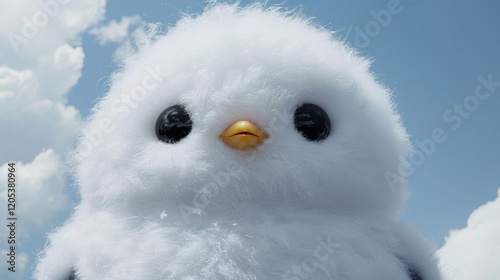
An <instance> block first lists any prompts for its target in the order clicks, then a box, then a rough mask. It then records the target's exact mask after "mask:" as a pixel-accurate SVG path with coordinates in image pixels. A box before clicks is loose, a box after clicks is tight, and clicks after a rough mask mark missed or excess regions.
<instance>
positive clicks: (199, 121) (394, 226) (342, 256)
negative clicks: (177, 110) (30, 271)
mask: <svg viewBox="0 0 500 280" xmlns="http://www.w3.org/2000/svg"><path fill="white" fill-rule="evenodd" d="M368 67H369V62H368V61H366V60H365V59H362V58H360V57H358V56H357V55H356V54H355V53H354V52H353V50H351V49H350V48H348V47H346V46H345V45H343V44H342V43H341V42H339V41H337V40H336V39H334V38H332V36H331V32H330V31H328V30H325V29H322V28H319V27H317V26H315V25H314V24H312V23H311V22H309V21H308V20H307V19H304V18H302V17H300V16H298V15H296V14H290V13H285V12H282V11H280V10H279V9H277V8H263V7H262V6H261V5H259V4H255V5H251V6H248V7H246V8H240V7H238V6H236V5H226V4H216V5H212V6H211V7H209V8H207V10H206V11H205V12H204V13H203V14H202V15H200V16H197V17H194V18H192V17H186V18H184V19H182V20H181V21H180V22H179V23H178V24H177V25H176V26H175V27H174V28H172V29H171V30H169V31H168V33H167V34H166V35H165V36H161V37H159V38H156V41H155V42H154V43H153V44H151V46H149V47H147V48H146V49H144V50H142V51H140V52H139V53H138V54H137V55H135V56H133V57H131V58H129V59H128V60H127V62H126V65H125V67H124V69H123V70H122V71H121V72H119V73H116V74H115V75H114V78H113V81H112V86H111V88H110V90H109V92H108V94H107V95H106V96H105V97H104V98H103V99H102V100H101V101H100V102H99V103H98V105H97V106H96V108H95V109H94V111H93V114H92V116H91V117H90V120H89V122H88V124H87V125H86V127H85V129H84V134H83V136H82V138H81V139H80V142H79V143H80V144H79V146H78V150H77V154H76V156H75V159H76V161H77V168H76V174H75V175H76V179H77V182H78V184H79V187H80V193H81V196H82V202H81V204H80V205H79V206H78V207H77V209H76V211H75V214H74V215H73V217H72V218H71V219H70V220H69V221H68V222H67V223H66V224H65V225H64V226H62V227H61V228H60V229H58V230H57V231H56V232H55V233H53V234H51V235H50V246H49V247H48V248H47V249H46V250H45V252H44V254H43V255H42V256H41V258H40V260H39V265H38V267H37V270H36V272H35V277H36V278H37V279H39V280H46V279H47V280H48V279H50V280H58V279H65V277H68V276H69V274H70V273H71V271H72V270H73V269H74V270H75V271H76V274H77V276H78V278H79V279H81V280H88V279H197V280H199V279H344V280H366V279H380V280H388V279H389V280H390V279H394V280H404V279H410V277H409V275H408V269H410V268H411V269H414V270H416V271H418V273H419V274H420V275H421V276H422V278H423V279H424V280H437V279H440V276H439V273H438V271H437V268H436V263H435V260H434V257H433V254H432V251H431V250H430V247H429V246H428V245H427V244H425V242H424V241H423V239H422V238H421V237H420V236H419V234H417V233H415V232H414V231H413V230H412V229H411V226H409V225H406V224H402V223H400V222H398V221H397V217H398V215H399V214H400V213H401V211H402V209H403V207H404V203H405V199H406V191H405V186H404V183H403V182H401V184H400V185H398V186H389V185H388V183H387V181H386V179H385V177H384V174H385V173H386V172H393V173H395V174H398V166H399V164H400V160H401V158H404V157H405V156H407V155H408V153H409V152H411V145H410V144H409V141H408V136H407V134H406V132H405V130H404V128H403V127H402V125H401V123H400V119H399V115H398V114H397V113H396V112H395V111H394V108H393V106H392V103H391V99H390V93H389V91H388V90H387V89H386V88H384V87H382V86H381V85H380V84H379V83H377V81H376V80H375V79H374V77H373V75H372V74H371V73H370V72H369V69H368ZM302 103H315V104H318V105H320V106H321V107H322V108H323V109H324V110H325V111H327V112H328V114H329V116H330V118H331V120H332V124H333V130H332V132H331V135H330V136H329V137H328V138H327V139H325V140H324V141H322V142H309V141H307V140H306V139H304V138H303V137H302V136H301V135H300V134H299V133H298V132H297V131H296V130H295V129H294V122H293V113H294V110H295V108H296V107H297V106H298V105H300V104H302ZM175 104H183V105H184V106H185V107H186V109H187V110H188V111H189V112H190V114H191V118H192V120H193V129H192V131H191V133H190V134H189V135H188V136H187V137H186V138H185V139H183V140H182V141H180V142H179V143H176V144H166V143H163V142H160V141H158V139H157V138H156V136H155V131H154V125H155V122H156V119H157V118H158V115H159V114H160V113H161V112H162V111H163V110H164V109H165V108H167V107H169V106H172V105H175ZM241 119H245V120H249V121H252V122H254V123H256V124H258V125H259V126H260V127H261V128H262V129H263V130H264V131H266V132H267V133H268V134H269V135H270V137H269V139H267V140H266V141H265V142H264V144H263V145H262V146H260V147H259V148H257V149H255V150H251V151H249V152H236V151H235V150H233V149H231V148H229V147H227V146H225V145H224V143H223V142H222V141H220V139H219V138H218V135H219V134H221V133H222V132H223V131H224V130H225V128H226V127H228V126H229V125H230V124H232V123H234V122H235V121H238V120H241ZM162 213H163V215H162ZM325 242H326V243H325ZM325 244H327V245H325ZM318 248H319V249H318ZM297 267H298V268H299V269H300V271H299V272H297Z"/></svg>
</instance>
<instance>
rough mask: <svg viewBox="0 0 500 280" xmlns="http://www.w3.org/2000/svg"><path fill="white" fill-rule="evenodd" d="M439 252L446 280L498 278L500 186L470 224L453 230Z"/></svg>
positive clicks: (499, 265)
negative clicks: (496, 194)
mask: <svg viewBox="0 0 500 280" xmlns="http://www.w3.org/2000/svg"><path fill="white" fill-rule="evenodd" d="M437 255H438V257H439V259H440V265H441V269H442V271H443V273H444V274H445V276H446V278H445V279H446V280H472V279H481V280H497V279H498V276H499V275H500V261H499V260H500V189H499V190H498V197H497V199H496V200H495V201H490V202H488V203H486V204H484V205H482V206H480V207H479V208H478V209H476V210H474V211H473V212H472V214H471V215H470V216H469V219H468V220H467V227H465V228H463V229H459V230H451V231H450V233H449V236H448V237H447V238H446V244H445V245H444V246H443V247H441V249H439V251H438V252H437Z"/></svg>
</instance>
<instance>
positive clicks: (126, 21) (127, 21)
mask: <svg viewBox="0 0 500 280" xmlns="http://www.w3.org/2000/svg"><path fill="white" fill-rule="evenodd" d="M140 19H141V18H140V17H139V16H133V17H127V16H124V17H122V18H121V20H120V22H117V21H116V20H112V21H110V22H109V23H108V24H107V25H101V26H98V27H94V28H93V29H91V30H89V33H90V34H92V35H95V36H96V39H97V40H98V42H99V44H101V45H104V44H106V43H108V42H114V43H122V42H123V41H124V40H125V38H127V36H129V28H130V27H132V26H134V25H137V24H138V23H139V21H140Z"/></svg>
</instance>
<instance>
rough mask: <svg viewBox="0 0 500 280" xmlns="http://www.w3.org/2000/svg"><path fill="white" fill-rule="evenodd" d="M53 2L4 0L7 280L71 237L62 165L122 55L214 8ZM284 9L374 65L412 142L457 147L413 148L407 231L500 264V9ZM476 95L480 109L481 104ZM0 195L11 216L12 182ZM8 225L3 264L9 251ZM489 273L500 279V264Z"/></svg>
mask: <svg viewBox="0 0 500 280" xmlns="http://www.w3.org/2000/svg"><path fill="white" fill-rule="evenodd" d="M49 2H51V3H56V4H55V6H52V8H51V9H52V10H50V9H49V10H44V9H43V7H44V6H43V5H40V4H39V3H38V2H37V1H28V0H23V1H18V2H13V1H7V0H0V6H1V7H2V11H0V25H1V26H0V36H1V37H0V117H1V118H0V131H1V132H0V135H1V136H0V139H1V141H2V142H1V146H0V166H1V169H2V170H0V172H1V173H0V178H1V179H2V182H6V179H5V178H6V165H5V164H6V163H7V162H9V161H16V162H18V168H19V173H18V174H17V175H18V177H19V179H18V186H19V189H18V197H19V198H18V205H19V206H18V207H19V209H18V217H19V218H20V219H21V220H20V221H19V227H18V233H17V237H18V246H17V252H16V253H17V255H18V269H19V271H18V272H16V273H15V274H13V273H10V272H7V270H6V267H5V261H2V262H1V263H2V266H1V267H0V268H1V271H0V278H2V279H30V275H31V273H32V271H33V269H34V265H35V261H36V254H37V253H38V252H39V251H40V250H42V249H43V246H44V244H45V240H46V233H47V232H50V231H52V230H53V229H55V228H56V227H58V226H60V225H62V223H63V222H64V221H65V220H66V219H67V218H68V217H69V215H70V213H71V211H72V209H73V208H74V206H75V205H76V204H77V203H78V201H79V197H78V194H77V193H76V188H75V186H74V183H73V182H72V181H71V179H70V178H67V177H66V173H67V172H66V171H67V168H66V165H65V164H64V161H65V157H66V154H67V153H68V152H69V151H71V149H72V148H73V146H74V141H75V138H76V136H77V135H78V133H79V130H80V128H81V125H82V124H83V122H84V119H85V118H86V117H87V115H88V113H89V110H90V109H91V108H92V106H93V105H94V104H95V103H96V100H97V99H98V98H100V97H102V96H103V95H104V94H105V92H106V90H107V87H108V86H109V84H108V82H109V77H110V74H111V73H112V72H113V71H114V70H116V69H118V68H119V64H120V57H121V56H123V55H126V54H127V52H128V51H129V49H133V48H134V47H136V46H137V45H140V42H141V40H143V39H144V38H145V31H144V28H145V26H147V23H159V24H160V28H161V30H162V31H164V32H166V31H168V29H169V28H170V27H173V26H174V25H175V22H176V21H177V20H179V19H180V18H181V17H182V16H183V15H184V14H197V13H201V12H202V11H203V8H204V7H205V6H206V2H203V1H169V0H164V1H154V0H146V1H117V0H111V1H107V2H106V1H105V0H89V1H62V0H61V1H59V2H60V3H59V2H55V1H41V2H40V3H49ZM83 2H85V3H83ZM241 3H242V5H244V4H247V3H250V1H241ZM276 4H282V6H283V7H285V8H286V9H290V10H291V9H297V10H300V11H301V12H302V13H303V14H305V15H306V16H310V17H313V18H314V22H316V23H318V24H319V25H321V26H324V27H326V28H328V29H330V30H332V31H335V33H334V35H333V36H334V37H337V38H339V39H340V40H343V41H345V42H346V43H347V44H349V45H351V46H352V47H353V48H356V49H357V50H358V51H359V52H360V53H361V54H362V55H364V56H366V57H369V58H370V59H372V60H373V64H372V70H373V72H374V73H375V74H376V76H377V78H378V79H379V81H380V82H381V83H383V84H384V85H386V86H387V87H388V88H390V89H391V90H392V91H393V94H394V101H395V103H396V104H397V109H398V111H399V113H400V114H401V116H402V118H403V122H404V125H405V126H406V128H407V130H408V132H409V134H411V139H412V141H413V142H414V143H417V142H421V143H429V141H430V140H429V139H431V138H432V135H433V131H435V130H436V129H438V130H440V131H443V132H444V134H445V135H446V141H444V142H443V143H434V148H433V149H431V151H424V150H423V149H422V148H420V147H418V146H416V151H417V154H418V153H420V155H423V157H420V158H417V156H415V157H414V158H413V163H414V165H413V167H414V171H413V172H412V173H411V174H410V176H409V177H408V182H409V184H408V190H409V192H410V197H409V200H408V203H407V210H406V212H405V213H404V214H403V216H402V220H406V221H410V222H411V223H413V224H414V225H415V227H417V228H418V229H419V230H420V231H421V232H422V234H423V235H424V236H425V237H426V238H428V239H430V240H432V241H433V242H434V243H435V245H436V248H439V247H442V246H443V245H444V244H445V237H446V236H448V234H449V231H450V230H452V229H463V230H461V231H460V232H461V233H460V232H457V234H456V236H458V237H456V240H457V241H456V242H449V243H450V244H451V243H453V244H455V243H457V244H460V243H462V244H463V242H465V243H467V244H469V242H478V241H477V239H478V236H481V238H480V239H481V240H482V241H481V242H483V243H481V242H479V243H478V244H476V243H470V244H476V246H472V245H471V247H475V248H476V251H475V253H477V254H479V255H484V253H481V251H480V250H479V249H478V248H483V247H481V246H484V247H485V250H487V248H490V247H495V248H496V250H497V254H500V253H498V252H500V248H499V247H498V246H500V245H499V244H500V240H499V239H500V237H498V236H500V235H498V234H497V235H496V236H495V237H494V235H495V233H498V232H499V229H498V227H499V226H498V225H499V223H500V222H498V221H500V206H498V205H500V200H496V201H495V203H489V204H486V203H487V202H488V201H494V200H495V199H496V198H497V196H498V194H497V192H498V190H499V188H500V147H499V144H500V129H499V128H500V110H499V109H500V85H496V86H493V87H490V88H489V90H488V87H486V86H484V85H483V83H481V80H483V81H484V80H488V79H490V80H493V81H499V82H500V51H499V50H500V36H499V34H500V17H499V16H498V15H499V14H500V2H498V1H493V0H491V1H450V0H448V1H432V2H431V1H428V2H424V1H416V0H413V1H411V0H401V1H394V0H380V1H379V0H377V1H373V0H370V1H368V0H358V1H348V0H338V1H334V0H330V1H325V0H322V1H320V0H311V1H292V0H287V1H285V0H281V1H268V3H267V5H268V6H271V5H276ZM56 6H57V9H56V8H54V7H56ZM45 7H46V6H45ZM47 11H48V12H47ZM37 13H45V14H47V17H46V18H47V23H45V24H43V22H42V23H41V24H40V23H38V24H39V26H38V27H37V26H36V25H35V29H36V31H33V30H31V33H30V32H28V33H26V34H28V36H26V34H24V33H23V28H25V26H26V24H27V23H26V22H32V23H33V22H34V23H36V22H35V21H34V20H36V17H35V15H37ZM41 19H42V20H43V16H42V18H41ZM39 20H40V19H39ZM24 31H26V29H25V30H24ZM13 33H15V34H17V35H19V37H15V35H12V34H13ZM9 34H10V35H9ZM13 36H14V37H13ZM19 38H21V39H19ZM12 40H20V41H15V42H21V43H18V44H17V45H16V43H14V44H13V43H12V42H13V41H12ZM478 87H480V89H479V93H480V94H482V96H485V97H483V98H482V99H483V100H479V99H478V98H477V97H475V92H476V89H477V88H478ZM487 94H489V96H486V95H487ZM460 106H462V110H463V111H462V112H460V111H459V110H460V109H459V107H460ZM428 145H429V144H428ZM427 147H429V146H427ZM410 162H412V161H410ZM0 193H1V199H2V205H0V206H1V208H0V209H4V210H1V211H2V212H3V213H2V215H5V214H4V213H5V212H6V208H7V207H6V206H3V205H4V204H6V201H5V200H6V186H5V184H4V183H2V184H1V186H0ZM485 204H486V205H485ZM478 208H480V209H479V210H480V211H476V212H474V211H475V210H476V209H478ZM473 212H474V213H477V215H476V216H477V218H476V219H474V220H473V221H471V220H469V228H475V229H477V228H479V229H481V234H479V235H474V234H475V233H474V234H472V233H471V234H469V233H470V232H472V230H471V229H468V228H467V227H468V223H467V221H468V219H469V216H470V215H471V213H473ZM4 227H5V226H3V227H2V229H1V231H0V234H1V239H0V241H1V246H0V250H2V254H1V255H2V257H0V259H2V260H3V259H5V258H6V256H5V254H6V252H5V251H4V250H6V249H7V248H8V246H7V244H6V242H5V237H6V236H7V235H8V233H7V232H6V231H5V228H4ZM495 230H496V231H495ZM464 238H465V239H464ZM466 238H470V239H469V240H467V239H466ZM487 244H489V246H488V245H487ZM451 246H452V245H450V247H451ZM453 246H455V245H453ZM457 246H459V245H457ZM453 248H454V247H453ZM453 250H454V249H449V250H446V251H447V252H456V251H453ZM478 250H479V253H478V252H477V251H478ZM449 254H451V253H449ZM455 254H456V253H455ZM498 259H500V256H498V258H496V260H498ZM486 261H489V262H490V263H491V266H493V268H492V269H497V271H498V269H500V263H498V261H495V260H494V259H493V261H492V260H491V259H490V260H486ZM456 262H457V263H459V260H457V261H456ZM471 273H472V272H471ZM459 274H460V275H462V278H460V277H457V278H456V279H469V278H467V277H466V276H465V275H467V272H460V273H459ZM476 276H477V275H476ZM5 277H7V278H5ZM477 279H488V278H481V277H478V278H477ZM491 279H493V278H491Z"/></svg>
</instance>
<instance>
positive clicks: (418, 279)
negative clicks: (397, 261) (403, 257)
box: [408, 268, 422, 280]
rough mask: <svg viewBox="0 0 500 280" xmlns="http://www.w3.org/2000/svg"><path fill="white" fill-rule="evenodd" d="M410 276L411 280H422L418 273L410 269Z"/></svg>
mask: <svg viewBox="0 0 500 280" xmlns="http://www.w3.org/2000/svg"><path fill="white" fill-rule="evenodd" d="M408 274H410V277H411V280H422V277H420V274H418V272H417V271H416V270H415V269H413V268H409V269H408Z"/></svg>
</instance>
